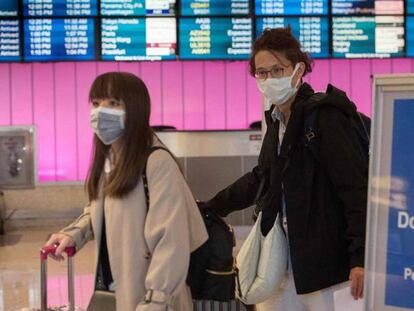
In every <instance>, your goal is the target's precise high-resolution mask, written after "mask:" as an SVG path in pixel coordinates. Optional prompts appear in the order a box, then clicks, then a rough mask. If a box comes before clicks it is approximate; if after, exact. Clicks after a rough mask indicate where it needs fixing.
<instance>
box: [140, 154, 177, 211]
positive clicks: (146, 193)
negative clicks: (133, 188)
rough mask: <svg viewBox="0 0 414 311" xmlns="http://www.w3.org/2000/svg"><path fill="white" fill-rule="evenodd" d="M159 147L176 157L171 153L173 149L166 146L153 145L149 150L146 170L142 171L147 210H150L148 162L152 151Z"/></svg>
mask: <svg viewBox="0 0 414 311" xmlns="http://www.w3.org/2000/svg"><path fill="white" fill-rule="evenodd" d="M159 149H162V150H165V151H167V152H168V153H169V154H170V155H171V156H172V157H173V158H174V156H173V155H172V154H171V151H170V150H168V149H167V148H165V147H161V146H154V147H151V148H150V149H149V150H148V154H147V159H146V160H145V165H144V170H143V171H142V182H143V184H144V192H145V199H146V202H147V211H148V209H149V206H150V196H149V186H148V178H147V164H148V159H149V157H150V155H151V153H153V152H154V151H157V150H159Z"/></svg>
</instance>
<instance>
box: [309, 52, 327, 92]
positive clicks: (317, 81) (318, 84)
mask: <svg viewBox="0 0 414 311" xmlns="http://www.w3.org/2000/svg"><path fill="white" fill-rule="evenodd" d="M330 67H331V66H330V61H329V60H326V59H325V60H317V61H315V71H314V72H312V73H311V74H310V84H311V85H312V87H313V89H314V90H315V92H324V91H325V90H326V86H327V85H328V83H329V82H330V80H331V79H330V78H331V72H330V70H331V69H330Z"/></svg>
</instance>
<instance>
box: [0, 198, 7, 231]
mask: <svg viewBox="0 0 414 311" xmlns="http://www.w3.org/2000/svg"><path fill="white" fill-rule="evenodd" d="M0 197H1V200H0V235H3V234H4V223H5V222H6V219H5V218H6V204H5V202H4V192H3V191H0Z"/></svg>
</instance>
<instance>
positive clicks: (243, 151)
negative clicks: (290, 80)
mask: <svg viewBox="0 0 414 311" xmlns="http://www.w3.org/2000/svg"><path fill="white" fill-rule="evenodd" d="M157 136H158V137H159V138H160V139H161V141H163V142H164V144H165V145H166V146H167V147H168V148H170V150H171V151H172V152H173V153H174V154H175V155H176V156H177V158H178V161H179V163H180V165H181V167H182V170H183V173H184V175H185V177H186V179H187V182H188V184H189V186H190V188H191V190H192V191H193V193H194V196H195V198H196V199H199V200H208V199H210V198H211V197H213V196H214V195H215V194H216V193H217V192H218V191H220V190H222V189H223V188H225V187H226V186H228V185H230V184H231V183H233V182H234V181H235V180H237V179H238V178H239V177H240V176H242V175H244V174H245V173H247V172H249V171H250V170H251V169H252V168H253V167H254V166H256V165H257V159H258V156H259V152H260V147H261V143H262V134H261V132H260V131H249V130H247V131H203V132H177V131H170V132H157ZM251 216H252V209H251V208H249V209H246V210H243V211H239V212H234V213H232V214H231V215H229V216H228V221H229V222H230V223H231V224H233V225H251V224H252V217H251Z"/></svg>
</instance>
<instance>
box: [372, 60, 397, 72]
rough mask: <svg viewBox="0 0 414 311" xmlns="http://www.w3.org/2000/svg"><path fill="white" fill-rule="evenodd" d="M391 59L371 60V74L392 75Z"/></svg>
mask: <svg viewBox="0 0 414 311" xmlns="http://www.w3.org/2000/svg"><path fill="white" fill-rule="evenodd" d="M391 72H392V68H391V59H373V60H371V74H372V75H377V74H387V73H391Z"/></svg>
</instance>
